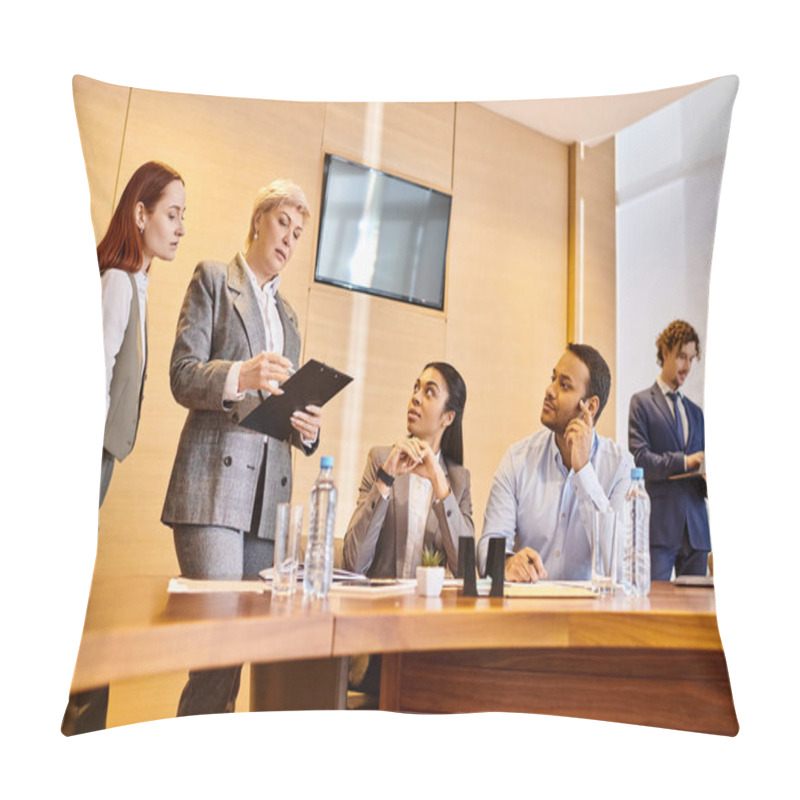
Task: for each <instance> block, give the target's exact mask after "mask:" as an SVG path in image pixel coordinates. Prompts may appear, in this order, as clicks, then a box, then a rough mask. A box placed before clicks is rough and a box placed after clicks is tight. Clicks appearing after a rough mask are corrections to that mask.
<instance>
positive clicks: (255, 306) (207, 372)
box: [161, 180, 322, 716]
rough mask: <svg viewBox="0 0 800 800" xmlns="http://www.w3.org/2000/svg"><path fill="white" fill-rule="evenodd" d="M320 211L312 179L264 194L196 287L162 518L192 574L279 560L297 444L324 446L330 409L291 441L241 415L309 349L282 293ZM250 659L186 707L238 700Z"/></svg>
mask: <svg viewBox="0 0 800 800" xmlns="http://www.w3.org/2000/svg"><path fill="white" fill-rule="evenodd" d="M308 219H309V209H308V202H307V201H306V198H305V195H304V194H303V192H302V190H301V189H300V187H298V186H296V185H295V184H293V183H291V182H289V181H283V180H281V181H274V182H273V183H271V184H270V185H269V186H267V187H266V188H265V189H262V191H261V192H260V193H259V195H258V197H257V198H256V201H255V204H254V207H253V213H252V216H251V220H250V230H249V233H248V236H247V240H246V244H245V249H244V251H243V252H239V253H237V254H236V256H235V257H234V258H233V260H232V261H231V262H230V263H228V264H222V263H218V262H213V261H204V262H201V263H200V264H199V265H198V266H197V268H196V269H195V272H194V275H193V276H192V279H191V281H190V283H189V287H188V289H187V291H186V297H185V298H184V301H183V306H182V308H181V312H180V317H179V319H178V327H177V332H176V336H175V345H174V347H173V350H172V359H171V366H170V385H171V388H172V394H173V396H174V397H175V399H176V400H177V401H178V402H179V403H180V404H181V405H183V406H185V407H186V408H188V409H189V413H188V415H187V417H186V422H185V424H184V427H183V431H182V433H181V437H180V441H179V443H178V452H177V454H176V456H175V463H174V465H173V468H172V476H171V478H170V482H169V487H168V489H167V496H166V500H165V502H164V509H163V512H162V515H161V520H162V522H164V524H166V525H168V526H170V527H171V528H172V530H173V535H174V541H175V550H176V553H177V556H178V563H179V565H180V569H181V574H182V575H183V576H185V577H188V578H204V579H229V580H230V579H234V580H236V579H240V578H243V577H254V576H256V575H257V574H258V572H259V571H260V570H262V569H265V568H267V567H270V566H272V559H273V542H274V538H275V535H274V534H275V531H274V527H275V507H276V505H277V504H278V503H280V502H286V501H288V500H289V499H290V497H291V491H292V454H291V446H292V445H294V446H295V447H297V448H299V449H300V450H301V452H303V453H305V454H306V455H310V454H311V453H313V452H314V450H315V449H316V447H317V442H318V439H319V428H320V422H321V413H322V412H321V409H320V408H318V407H317V406H307V407H306V409H305V410H304V411H297V412H295V414H294V415H293V417H292V427H293V432H292V436H291V439H290V441H278V440H276V439H272V438H267V437H265V436H263V435H262V434H259V433H257V432H255V431H251V430H248V429H245V428H242V427H240V426H239V424H238V423H239V421H240V420H242V419H243V418H244V417H245V416H246V415H247V414H248V413H249V412H250V411H252V410H253V409H254V408H255V407H256V406H258V405H259V404H260V403H261V402H262V401H263V400H264V399H265V398H266V397H267V396H268V395H269V394H280V393H281V391H282V390H281V388H280V384H281V383H282V382H283V381H285V380H286V379H287V378H288V377H289V374H290V370H291V369H292V368H296V367H297V366H298V360H299V358H300V333H299V329H298V324H297V316H296V315H295V313H294V311H293V310H292V309H291V307H290V306H289V304H288V303H287V302H286V300H285V299H284V298H283V297H282V296H281V295H280V293H279V292H278V285H279V283H280V279H281V273H282V271H283V269H284V268H285V267H286V265H287V264H288V263H289V261H290V260H291V258H292V255H293V253H294V249H295V245H296V244H297V241H298V239H299V238H300V235H301V234H302V232H303V226H304V224H305V223H306V222H307V220H308ZM240 674H241V666H237V667H231V668H224V669H214V670H201V671H193V672H190V673H189V681H188V682H187V684H186V686H185V688H184V690H183V693H182V695H181V699H180V702H179V705H178V715H179V716H186V715H191V714H210V713H219V712H223V711H233V710H234V705H235V701H236V696H237V694H238V691H239V678H240Z"/></svg>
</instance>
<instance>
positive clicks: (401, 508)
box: [344, 361, 475, 697]
mask: <svg viewBox="0 0 800 800" xmlns="http://www.w3.org/2000/svg"><path fill="white" fill-rule="evenodd" d="M466 402H467V387H466V385H465V383H464V379H463V378H462V377H461V375H460V374H459V373H458V371H457V370H456V369H455V367H453V366H451V365H450V364H447V363H445V362H440V361H434V362H431V363H430V364H426V365H425V368H424V369H423V370H422V373H421V374H420V376H419V378H417V380H416V382H415V384H414V390H413V392H412V393H411V397H410V399H409V401H408V410H407V412H406V429H407V431H408V436H405V437H403V438H401V439H399V440H398V441H397V442H396V443H395V444H394V445H390V446H388V447H373V448H372V449H371V450H370V451H369V454H368V455H367V464H366V467H365V468H364V474H363V476H362V478H361V486H359V489H358V501H357V503H356V510H355V511H354V512H353V516H352V518H351V520H350V524H349V525H348V527H347V532H346V533H345V537H344V566H345V569H349V570H352V571H354V572H361V573H365V574H366V575H368V576H370V577H371V578H411V577H414V575H415V573H416V568H417V567H418V566H419V565H420V564H421V563H422V551H423V549H425V548H429V549H432V550H436V551H438V552H440V553H442V554H443V555H444V556H445V561H446V563H447V565H448V567H449V568H450V571H451V572H452V573H453V574H454V575H455V573H456V570H457V568H458V540H459V539H460V538H461V537H462V536H469V537H473V538H474V536H475V525H474V524H473V522H472V496H471V494H470V477H469V470H467V469H466V468H465V467H464V466H463V462H464V445H463V435H462V420H463V417H464V406H465V405H466ZM380 671H381V658H380V656H379V655H372V656H367V655H357V656H353V657H352V658H351V659H350V665H349V669H348V682H349V685H350V687H351V688H352V689H355V690H357V691H360V692H364V693H365V694H368V695H373V696H375V697H377V695H378V694H379V690H380Z"/></svg>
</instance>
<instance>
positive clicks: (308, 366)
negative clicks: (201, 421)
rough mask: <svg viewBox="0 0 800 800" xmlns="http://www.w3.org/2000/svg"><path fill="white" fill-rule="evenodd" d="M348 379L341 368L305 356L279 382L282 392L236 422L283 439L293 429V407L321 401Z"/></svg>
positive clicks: (324, 400) (338, 389)
mask: <svg viewBox="0 0 800 800" xmlns="http://www.w3.org/2000/svg"><path fill="white" fill-rule="evenodd" d="M352 380H353V379H352V378H351V377H350V376H349V375H345V373H344V372H340V371H339V370H337V369H334V368H333V367H329V366H328V365H327V364H323V363H322V362H321V361H315V360H314V359H313V358H312V359H309V360H308V361H307V362H306V363H305V364H303V366H302V367H300V369H299V370H297V372H295V373H294V375H292V376H290V377H289V378H288V379H287V380H286V381H284V382H283V383H282V384H281V389H283V394H271V395H270V396H269V397H268V398H267V399H266V400H264V402H263V403H261V405H259V406H257V407H256V408H254V409H253V410H252V411H251V412H250V413H249V414H248V415H247V416H246V417H245V418H244V419H243V420H242V421H241V422H240V423H239V424H240V425H241V426H242V427H244V428H250V430H254V431H258V432H259V433H264V434H266V435H267V436H271V437H272V438H273V439H280V440H281V441H286V440H288V439H290V438H291V436H292V431H293V430H294V428H292V423H291V421H290V418H291V416H292V414H294V412H295V411H304V410H305V407H306V406H323V405H325V403H327V402H328V400H330V399H331V398H332V397H333V396H334V395H336V394H338V393H339V392H340V391H341V390H342V389H344V387H345V386H347V384H348V383H350V381H352Z"/></svg>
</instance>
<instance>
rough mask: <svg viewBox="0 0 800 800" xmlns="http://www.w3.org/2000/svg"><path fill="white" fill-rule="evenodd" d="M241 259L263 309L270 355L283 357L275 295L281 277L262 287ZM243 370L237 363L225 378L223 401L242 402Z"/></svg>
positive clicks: (248, 266)
mask: <svg viewBox="0 0 800 800" xmlns="http://www.w3.org/2000/svg"><path fill="white" fill-rule="evenodd" d="M239 258H240V259H241V261H242V264H243V265H244V269H245V272H246V273H247V277H248V278H250V284H251V285H252V287H253V291H254V292H255V295H256V300H257V301H258V307H259V308H260V309H261V319H262V320H263V322H264V335H265V337H266V340H267V352H268V353H280V354H281V355H283V325H282V324H281V318H280V314H278V301H277V300H276V299H275V295H276V294H277V292H278V286H279V285H280V282H281V276H280V275H276V276H275V277H274V278H273V279H272V280H271V281H268V282H267V283H265V284H264V286H263V287H262V286H260V285H259V283H258V279H257V278H256V276H255V273H254V272H253V270H252V269H251V268H250V265H249V264H248V263H247V261H246V260H245V257H244V255H243V254H242V253H239ZM241 369H242V362H241V361H236V362H234V364H233V365H232V366H231V368H230V370H229V371H228V375H227V377H226V378H225V387H224V389H223V395H222V399H223V400H225V401H236V400H242V399H243V398H244V396H245V394H246V392H240V391H238V388H239V373H240V372H241ZM271 383H273V384H274V385H275V386H277V385H278V383H277V381H271Z"/></svg>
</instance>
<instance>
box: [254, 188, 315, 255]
mask: <svg viewBox="0 0 800 800" xmlns="http://www.w3.org/2000/svg"><path fill="white" fill-rule="evenodd" d="M285 205H288V206H291V207H292V208H296V209H297V210H298V211H299V212H300V213H301V214H302V215H303V222H307V221H308V218H309V217H310V216H311V211H310V210H309V207H308V200H306V196H305V194H303V190H302V189H301V188H300V187H299V186H298V185H297V184H296V183H293V182H292V181H289V180H284V179H279V180H276V181H272V183H271V184H270V185H269V186H264V187H263V188H262V189H261V190H260V191H259V193H258V195H257V196H256V199H255V202H254V203H253V213H252V214H251V216H250V230H249V231H248V233H247V241H246V242H245V249H247V248H249V247H250V245H251V244H252V243H253V239H254V238H255V232H256V217H257V216H258V215H259V214H266V213H267V212H269V211H271V210H272V209H273V208H277V207H279V206H285Z"/></svg>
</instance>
